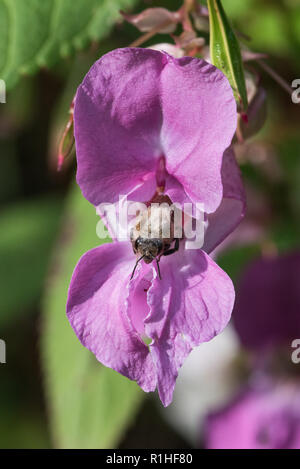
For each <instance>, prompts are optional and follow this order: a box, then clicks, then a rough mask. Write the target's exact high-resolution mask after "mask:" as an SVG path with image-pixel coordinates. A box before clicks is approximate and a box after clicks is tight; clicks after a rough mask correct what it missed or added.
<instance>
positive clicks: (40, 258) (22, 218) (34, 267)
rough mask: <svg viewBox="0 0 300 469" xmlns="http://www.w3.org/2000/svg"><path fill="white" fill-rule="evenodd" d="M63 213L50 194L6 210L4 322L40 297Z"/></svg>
mask: <svg viewBox="0 0 300 469" xmlns="http://www.w3.org/2000/svg"><path fill="white" fill-rule="evenodd" d="M59 215H60V202H59V200H58V199H56V198H55V199H54V198H49V197H48V198H44V199H41V200H39V201H36V200H33V201H29V202H23V203H18V204H14V205H12V206H11V207H8V208H6V209H5V210H3V211H2V213H1V215H0V258H1V262H0V285H1V295H0V326H2V325H3V324H4V323H7V322H8V321H13V320H14V319H15V318H16V316H20V315H21V314H23V313H24V312H25V311H26V309H27V308H29V307H31V306H32V304H33V303H34V302H36V301H37V300H38V299H39V296H40V295H41V291H42V288H43V285H44V277H45V274H46V271H47V266H48V262H49V257H50V255H51V247H52V245H53V241H54V238H55V235H56V232H57V227H58V222H59ZM16 292H17V294H16Z"/></svg>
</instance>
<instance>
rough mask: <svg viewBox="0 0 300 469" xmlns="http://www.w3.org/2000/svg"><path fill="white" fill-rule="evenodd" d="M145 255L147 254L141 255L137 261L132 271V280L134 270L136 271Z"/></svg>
mask: <svg viewBox="0 0 300 469" xmlns="http://www.w3.org/2000/svg"><path fill="white" fill-rule="evenodd" d="M144 257H145V255H143V256H141V257H140V258H139V259H138V260H137V261H136V263H135V266H134V269H133V271H132V274H131V277H130V280H132V278H133V276H134V272H135V269H136V268H137V265H138V263H139V262H140V261H141V260H142V259H143V258H144Z"/></svg>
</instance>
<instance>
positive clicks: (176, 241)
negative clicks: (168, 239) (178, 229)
mask: <svg viewBox="0 0 300 469" xmlns="http://www.w3.org/2000/svg"><path fill="white" fill-rule="evenodd" d="M178 249H179V238H176V239H175V246H174V247H173V248H172V249H168V250H167V251H165V252H164V253H163V256H169V255H170V254H174V252H176V251H178Z"/></svg>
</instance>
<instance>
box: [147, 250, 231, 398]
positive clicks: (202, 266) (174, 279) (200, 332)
mask: <svg viewBox="0 0 300 469" xmlns="http://www.w3.org/2000/svg"><path fill="white" fill-rule="evenodd" d="M160 269H161V276H162V279H161V280H160V279H158V277H157V276H154V279H153V281H152V286H151V287H150V289H149V291H148V304H149V306H150V313H149V315H148V316H147V317H146V319H145V321H144V323H145V332H146V335H147V336H148V337H151V338H152V339H153V344H151V345H150V351H151V354H152V356H153V360H154V363H155V366H156V368H157V379H158V391H159V395H160V398H161V400H162V402H163V404H164V405H165V406H167V405H168V404H169V403H170V402H171V399H172V394H173V390H174V386H175V381H176V378H177V374H178V369H179V368H180V366H181V365H182V363H183V361H184V359H185V357H186V356H187V355H188V353H189V352H190V350H191V349H192V347H195V346H197V345H200V344H201V343H202V342H207V341H209V340H211V339H212V338H213V337H214V336H215V335H216V334H218V333H219V332H221V331H222V330H223V329H224V327H225V326H226V325H227V323H228V321H229V319H230V315H231V311H232V308H233V303H234V288H233V285H232V282H231V280H230V278H229V277H228V276H227V274H226V273H225V272H223V271H222V270H221V269H220V268H219V267H218V266H217V264H215V263H214V261H213V260H212V259H210V258H209V256H207V255H206V254H205V253H204V252H203V251H200V250H185V249H183V248H181V250H180V252H178V253H176V254H174V255H172V256H169V257H168V258H162V259H161V262H160Z"/></svg>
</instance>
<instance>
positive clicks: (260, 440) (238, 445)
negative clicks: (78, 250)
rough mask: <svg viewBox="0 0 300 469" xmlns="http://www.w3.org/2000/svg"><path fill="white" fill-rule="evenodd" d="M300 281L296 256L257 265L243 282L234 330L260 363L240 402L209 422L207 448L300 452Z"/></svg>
mask: <svg viewBox="0 0 300 469" xmlns="http://www.w3.org/2000/svg"><path fill="white" fill-rule="evenodd" d="M299 275H300V254H299V252H293V253H289V254H285V255H283V256H279V257H274V258H269V259H268V258H266V259H258V260H255V261H254V262H252V263H251V265H250V266H249V267H248V268H247V270H246V271H245V273H244V275H243V276H242V278H241V281H240V285H239V290H238V293H237V300H236V304H235V308H234V313H233V318H234V325H235V327H236V331H237V333H238V336H239V338H240V340H241V342H242V344H243V346H244V348H245V349H246V350H248V351H251V352H252V354H251V355H252V356H253V355H254V357H256V360H254V361H252V370H250V371H251V373H250V377H249V379H248V381H247V383H246V384H245V385H244V389H243V390H242V392H240V394H239V395H238V396H237V398H235V399H234V400H233V401H232V402H230V403H229V404H228V405H227V406H226V407H225V408H223V409H220V410H218V411H217V412H214V413H212V414H210V415H209V416H208V418H207V421H206V426H205V428H206V429H205V434H206V445H207V448H215V449H217V448H225V449H228V448H234V449H258V448H265V449H268V448H269V449H279V448H281V449H292V448H294V449H295V448H296V449H299V448H300V381H299V376H298V375H297V366H299V365H297V363H293V362H292V352H293V348H292V347H291V344H292V342H293V340H294V339H295V338H299V334H300V321H299V307H300V294H299V280H298V279H299ZM295 352H296V354H297V357H298V352H297V351H295Z"/></svg>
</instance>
